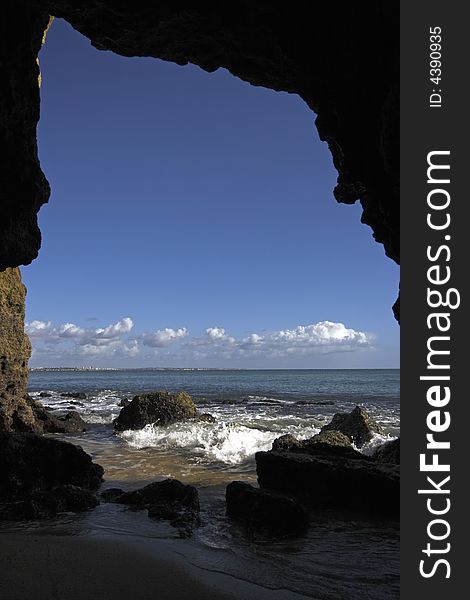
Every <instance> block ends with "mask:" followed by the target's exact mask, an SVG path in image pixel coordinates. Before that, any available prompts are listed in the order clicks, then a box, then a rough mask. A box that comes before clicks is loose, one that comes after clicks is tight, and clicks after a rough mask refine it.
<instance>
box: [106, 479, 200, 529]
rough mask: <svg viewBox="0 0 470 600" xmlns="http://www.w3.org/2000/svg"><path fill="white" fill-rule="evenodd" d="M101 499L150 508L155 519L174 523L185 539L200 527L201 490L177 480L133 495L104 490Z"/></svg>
mask: <svg viewBox="0 0 470 600" xmlns="http://www.w3.org/2000/svg"><path fill="white" fill-rule="evenodd" d="M101 497H102V499H103V500H104V501H105V502H115V503H117V504H126V505H128V506H132V507H134V508H136V509H144V508H146V509H147V510H148V516H149V517H150V518H151V519H157V520H161V519H164V520H168V521H170V524H171V525H172V526H173V527H175V528H176V529H177V530H178V533H179V535H180V536H181V537H189V536H191V535H192V532H193V529H194V528H195V527H198V526H199V524H200V519H199V494H198V491H197V489H196V488H195V487H194V486H192V485H185V484H184V483H181V481H178V480H177V479H165V480H164V481H155V482H153V483H149V484H148V485H146V486H145V487H143V488H140V489H137V490H133V491H131V492H123V491H122V490H120V489H117V488H111V489H109V490H106V491H104V492H103V493H102V494H101Z"/></svg>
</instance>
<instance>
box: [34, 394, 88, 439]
mask: <svg viewBox="0 0 470 600" xmlns="http://www.w3.org/2000/svg"><path fill="white" fill-rule="evenodd" d="M28 402H29V404H30V406H31V409H32V411H33V414H34V416H35V419H36V424H37V429H38V432H41V433H79V432H81V431H86V429H87V424H86V423H85V421H84V420H83V419H82V417H81V416H80V415H79V414H78V412H77V411H75V410H71V411H69V412H67V413H66V414H65V415H62V416H56V415H51V414H50V412H49V411H48V410H47V409H45V408H44V406H43V405H42V404H41V403H40V402H38V401H36V400H33V399H32V398H28Z"/></svg>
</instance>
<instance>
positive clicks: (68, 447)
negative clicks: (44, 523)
mask: <svg viewBox="0 0 470 600" xmlns="http://www.w3.org/2000/svg"><path fill="white" fill-rule="evenodd" d="M102 479H103V469H102V467H100V465H97V464H95V463H93V462H92V459H91V457H90V456H89V455H88V454H86V452H84V451H83V450H82V449H81V448H79V447H78V446H74V445H73V444H70V443H68V442H63V441H59V440H54V439H48V438H45V437H42V436H39V435H35V434H29V433H7V432H3V433H0V513H1V514H2V515H3V518H7V519H8V518H18V519H24V518H26V519H28V518H42V517H50V516H53V515H54V514H56V513H57V512H60V511H64V510H71V511H78V510H87V509H89V508H92V507H93V506H96V504H98V501H97V499H96V498H95V496H94V494H93V490H95V489H97V488H98V487H99V485H100V484H101V482H102Z"/></svg>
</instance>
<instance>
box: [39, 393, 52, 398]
mask: <svg viewBox="0 0 470 600" xmlns="http://www.w3.org/2000/svg"><path fill="white" fill-rule="evenodd" d="M39 397H40V398H52V394H51V393H49V392H39Z"/></svg>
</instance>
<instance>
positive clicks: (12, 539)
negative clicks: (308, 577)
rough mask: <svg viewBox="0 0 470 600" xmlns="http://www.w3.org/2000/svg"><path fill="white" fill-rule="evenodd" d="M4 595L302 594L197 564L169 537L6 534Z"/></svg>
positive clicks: (298, 599)
mask: <svg viewBox="0 0 470 600" xmlns="http://www.w3.org/2000/svg"><path fill="white" fill-rule="evenodd" d="M0 548H1V551H0V574H1V576H0V598H1V599H2V600H90V598H100V600H121V599H123V600H124V599H126V600H127V599H129V598H135V600H156V599H158V600H186V599H187V600H206V599H209V598H211V599H214V600H219V599H220V600H251V599H253V600H255V599H256V600H265V599H266V600H302V599H303V598H307V596H303V595H300V594H295V593H292V592H289V591H287V590H271V589H267V588H264V587H261V586H258V585H254V584H252V583H248V582H245V581H242V580H240V579H237V578H235V577H233V576H230V575H226V574H223V573H218V572H216V571H212V570H206V569H201V568H199V567H196V566H194V565H192V564H191V562H190V561H188V560H187V559H186V558H185V557H183V556H182V555H181V553H178V551H177V550H176V549H175V548H172V547H171V544H169V543H168V542H167V541H164V540H142V539H138V538H133V537H131V536H103V537H97V536H93V537H84V536H51V535H34V534H31V533H28V534H23V533H2V534H0Z"/></svg>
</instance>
